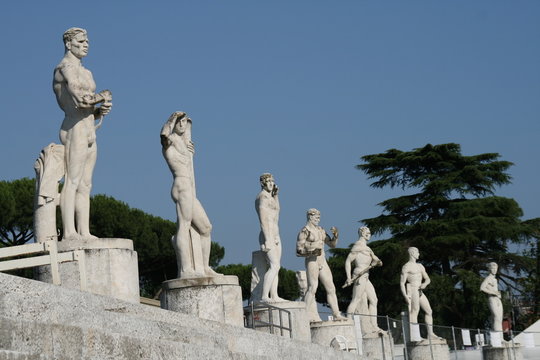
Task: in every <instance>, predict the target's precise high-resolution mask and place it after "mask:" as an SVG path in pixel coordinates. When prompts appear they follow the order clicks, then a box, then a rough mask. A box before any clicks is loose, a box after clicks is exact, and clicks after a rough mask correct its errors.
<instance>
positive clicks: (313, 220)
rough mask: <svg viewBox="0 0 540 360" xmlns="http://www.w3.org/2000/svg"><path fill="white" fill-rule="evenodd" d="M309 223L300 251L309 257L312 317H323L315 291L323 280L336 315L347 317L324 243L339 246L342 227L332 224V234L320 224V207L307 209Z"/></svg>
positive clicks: (302, 232)
mask: <svg viewBox="0 0 540 360" xmlns="http://www.w3.org/2000/svg"><path fill="white" fill-rule="evenodd" d="M307 220H308V221H307V224H306V225H305V226H304V227H303V228H302V229H301V230H300V233H299V234H298V238H297V241H296V255H297V256H301V257H304V258H305V263H306V274H307V283H308V288H307V291H306V295H305V301H306V308H307V311H308V313H309V316H310V320H311V321H321V318H320V316H319V313H318V311H317V304H316V302H315V292H316V291H317V287H318V285H319V280H320V281H321V283H322V284H323V286H324V288H325V290H326V300H327V302H328V304H329V306H330V308H331V309H332V315H333V317H334V319H336V320H340V319H344V317H343V316H342V315H341V313H340V311H339V308H338V302H337V296H336V287H335V285H334V280H333V278H332V272H331V270H330V267H329V266H328V263H327V262H326V256H325V253H324V244H327V245H328V246H330V247H332V248H335V247H336V245H337V242H338V230H337V228H335V227H332V228H331V229H330V230H331V231H332V234H333V235H332V237H330V236H329V235H328V234H326V231H324V229H323V228H322V227H320V226H319V221H320V220H321V213H320V211H319V210H317V209H309V210H308V211H307Z"/></svg>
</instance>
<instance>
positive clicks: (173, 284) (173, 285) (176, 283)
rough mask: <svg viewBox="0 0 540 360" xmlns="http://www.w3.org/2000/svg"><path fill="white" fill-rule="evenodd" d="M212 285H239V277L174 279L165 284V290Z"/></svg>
mask: <svg viewBox="0 0 540 360" xmlns="http://www.w3.org/2000/svg"><path fill="white" fill-rule="evenodd" d="M212 285H238V277H236V276H235V275H223V276H212V277H210V276H209V277H197V278H183V279H172V280H167V281H165V282H163V290H172V289H180V288H186V287H194V286H212Z"/></svg>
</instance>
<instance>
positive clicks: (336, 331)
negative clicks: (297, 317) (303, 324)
mask: <svg viewBox="0 0 540 360" xmlns="http://www.w3.org/2000/svg"><path fill="white" fill-rule="evenodd" d="M310 327H311V342H312V343H314V344H319V345H324V346H330V344H331V343H332V340H334V338H336V337H337V336H343V337H344V338H345V339H346V341H347V344H348V345H349V348H350V349H356V336H355V332H354V323H353V321H352V320H350V319H346V320H329V321H316V322H312V323H311V324H310Z"/></svg>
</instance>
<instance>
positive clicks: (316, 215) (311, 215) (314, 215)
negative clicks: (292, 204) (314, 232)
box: [306, 208, 321, 225]
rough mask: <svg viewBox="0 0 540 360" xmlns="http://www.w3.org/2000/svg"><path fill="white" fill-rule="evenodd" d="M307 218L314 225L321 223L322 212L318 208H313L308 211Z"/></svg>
mask: <svg viewBox="0 0 540 360" xmlns="http://www.w3.org/2000/svg"><path fill="white" fill-rule="evenodd" d="M306 215H307V220H308V221H309V222H310V223H312V224H313V225H319V221H320V220H321V212H320V211H319V210H317V209H314V208H311V209H309V210H308V211H307V213H306Z"/></svg>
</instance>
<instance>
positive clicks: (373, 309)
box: [366, 279, 379, 329]
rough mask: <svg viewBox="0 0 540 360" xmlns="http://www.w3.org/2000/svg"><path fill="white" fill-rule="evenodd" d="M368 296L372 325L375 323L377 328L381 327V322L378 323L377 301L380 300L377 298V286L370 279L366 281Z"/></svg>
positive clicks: (374, 325)
mask: <svg viewBox="0 0 540 360" xmlns="http://www.w3.org/2000/svg"><path fill="white" fill-rule="evenodd" d="M366 296H367V301H368V309H369V315H371V316H370V319H371V325H373V327H374V328H375V329H379V324H378V323H377V303H378V301H379V300H378V299H377V293H376V292H375V288H374V287H373V284H372V283H371V281H369V279H368V281H367V283H366Z"/></svg>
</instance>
